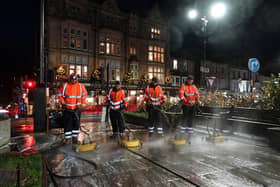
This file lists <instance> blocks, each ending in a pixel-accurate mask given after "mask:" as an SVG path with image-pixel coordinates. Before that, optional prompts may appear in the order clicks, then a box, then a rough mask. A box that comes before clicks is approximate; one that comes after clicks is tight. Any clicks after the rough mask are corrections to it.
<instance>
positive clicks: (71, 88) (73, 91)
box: [58, 82, 87, 110]
mask: <svg viewBox="0 0 280 187" xmlns="http://www.w3.org/2000/svg"><path fill="white" fill-rule="evenodd" d="M86 97H87V90H86V88H85V87H84V85H82V84H80V83H78V82H77V83H75V84H72V83H71V82H70V83H67V82H66V83H64V84H63V85H62V87H61V88H60V89H59V93H58V99H59V100H60V101H61V102H63V101H64V103H65V107H66V108H67V109H70V110H75V109H77V108H81V105H82V104H86Z"/></svg>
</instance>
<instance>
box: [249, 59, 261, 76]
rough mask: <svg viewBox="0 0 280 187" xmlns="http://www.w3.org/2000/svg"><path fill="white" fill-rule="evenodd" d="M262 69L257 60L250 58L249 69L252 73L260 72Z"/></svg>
mask: <svg viewBox="0 0 280 187" xmlns="http://www.w3.org/2000/svg"><path fill="white" fill-rule="evenodd" d="M260 67H261V64H260V62H259V61H258V59H256V58H250V59H249V61H248V68H249V70H250V71H251V72H254V73H255V72H258V71H259V69H260Z"/></svg>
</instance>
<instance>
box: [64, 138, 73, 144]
mask: <svg viewBox="0 0 280 187" xmlns="http://www.w3.org/2000/svg"><path fill="white" fill-rule="evenodd" d="M63 144H72V139H71V138H68V139H64V141H63Z"/></svg>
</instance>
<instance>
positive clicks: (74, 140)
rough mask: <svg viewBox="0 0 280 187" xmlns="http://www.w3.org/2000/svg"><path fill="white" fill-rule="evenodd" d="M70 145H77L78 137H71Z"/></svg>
mask: <svg viewBox="0 0 280 187" xmlns="http://www.w3.org/2000/svg"><path fill="white" fill-rule="evenodd" d="M72 144H75V145H77V144H78V137H73V138H72Z"/></svg>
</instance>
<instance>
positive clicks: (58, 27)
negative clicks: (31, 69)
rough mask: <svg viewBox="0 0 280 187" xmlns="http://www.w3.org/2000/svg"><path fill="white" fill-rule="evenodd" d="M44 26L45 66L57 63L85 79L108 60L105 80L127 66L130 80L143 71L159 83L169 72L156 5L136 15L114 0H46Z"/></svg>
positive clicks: (166, 43) (166, 39)
mask: <svg viewBox="0 0 280 187" xmlns="http://www.w3.org/2000/svg"><path fill="white" fill-rule="evenodd" d="M45 28H46V29H45V35H46V38H45V41H46V42H45V43H46V52H47V57H48V58H47V59H48V69H51V70H55V69H56V68H58V67H59V66H61V65H62V66H63V67H64V69H65V71H66V74H70V73H72V72H76V73H77V74H78V75H79V76H80V79H82V80H84V81H87V80H89V79H90V76H91V74H92V72H94V71H95V70H96V69H97V68H98V67H100V66H103V67H107V65H109V67H110V68H109V71H110V72H109V79H110V80H109V81H115V80H120V81H122V80H123V78H124V74H125V73H127V72H132V75H133V79H134V80H135V82H137V81H138V80H139V79H140V78H141V77H142V76H144V75H147V76H149V78H152V77H153V76H156V77H158V78H159V80H160V83H164V78H165V75H166V73H167V72H169V70H168V69H167V67H168V66H166V64H167V62H168V60H169V32H168V22H167V21H166V19H164V18H163V17H162V16H161V15H160V12H159V9H158V8H157V6H155V7H154V8H152V9H151V10H149V12H148V13H147V14H146V15H144V16H143V15H141V16H140V14H138V13H135V12H127V11H122V10H120V8H119V7H118V4H117V2H116V1H115V0H105V1H102V2H101V1H99V0H47V2H46V18H45ZM104 69H105V72H104V74H105V75H106V74H107V72H106V69H107V68H104ZM105 80H106V76H105Z"/></svg>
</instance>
